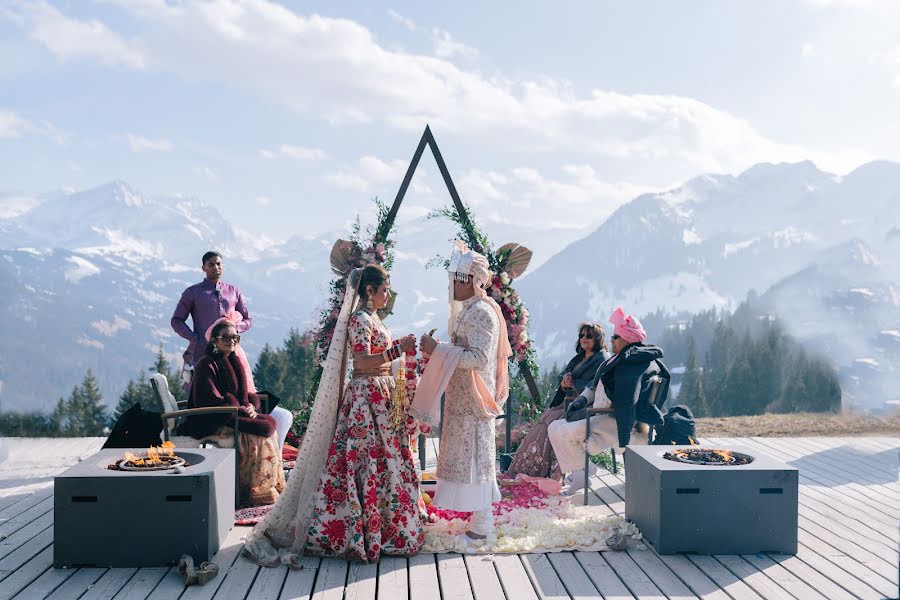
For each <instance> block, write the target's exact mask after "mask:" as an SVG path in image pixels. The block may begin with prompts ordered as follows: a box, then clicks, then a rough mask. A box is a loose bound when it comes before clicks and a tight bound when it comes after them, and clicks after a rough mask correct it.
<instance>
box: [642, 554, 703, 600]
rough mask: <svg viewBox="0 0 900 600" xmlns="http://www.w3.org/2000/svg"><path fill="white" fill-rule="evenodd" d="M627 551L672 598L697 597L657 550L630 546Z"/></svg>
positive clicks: (673, 599)
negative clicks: (663, 560)
mask: <svg viewBox="0 0 900 600" xmlns="http://www.w3.org/2000/svg"><path fill="white" fill-rule="evenodd" d="M645 548H649V546H646V545H645ZM627 553H628V556H630V557H631V560H633V561H634V562H635V563H636V564H637V566H639V567H640V568H641V570H642V571H644V573H645V574H646V575H647V577H649V578H650V580H651V581H653V583H654V584H655V585H656V587H658V588H659V589H660V591H661V592H662V593H663V594H665V595H666V597H667V598H669V599H670V600H675V599H678V600H682V599H688V598H696V597H697V596H696V595H695V594H694V593H693V592H692V591H691V590H690V589H688V587H687V586H686V585H685V584H684V582H682V581H681V580H680V579H679V578H678V576H677V575H676V574H675V573H673V572H672V571H671V569H669V567H668V566H666V564H665V563H664V562H662V561H661V560H660V559H659V556H658V555H657V554H656V552H654V551H652V550H639V549H637V550H635V549H630V548H629V549H628V550H627Z"/></svg>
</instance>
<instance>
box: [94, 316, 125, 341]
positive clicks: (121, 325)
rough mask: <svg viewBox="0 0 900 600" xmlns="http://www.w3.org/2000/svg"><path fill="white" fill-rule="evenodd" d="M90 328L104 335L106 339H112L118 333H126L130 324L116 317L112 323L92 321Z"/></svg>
mask: <svg viewBox="0 0 900 600" xmlns="http://www.w3.org/2000/svg"><path fill="white" fill-rule="evenodd" d="M91 327H93V328H94V329H96V330H97V331H99V332H100V333H102V334H103V335H105V336H106V337H112V336H114V335H116V334H117V333H118V332H120V331H128V330H130V329H131V323H129V322H128V321H126V320H125V319H123V318H122V317H120V316H119V315H116V316H115V317H114V318H113V320H112V322H109V321H103V320H100V321H94V322H93V323H91Z"/></svg>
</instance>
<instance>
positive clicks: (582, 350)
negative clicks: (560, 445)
mask: <svg viewBox="0 0 900 600" xmlns="http://www.w3.org/2000/svg"><path fill="white" fill-rule="evenodd" d="M607 358H609V352H607V348H606V340H605V338H604V333H603V328H602V327H601V326H600V325H599V324H597V323H582V324H581V325H579V326H578V341H576V342H575V356H573V357H572V360H570V361H569V364H567V365H566V366H565V368H564V369H563V370H562V372H561V373H560V374H559V377H558V381H559V385H558V387H557V388H556V392H555V393H554V395H553V397H552V399H551V400H550V405H549V406H548V407H547V410H545V411H544V413H543V414H542V415H541V418H540V419H538V421H537V423H535V424H534V426H532V428H531V429H530V430H529V432H528V435H526V436H525V439H524V440H522V443H521V444H519V448H518V450H516V455H515V456H514V457H513V460H512V463H511V464H510V465H509V469H508V470H507V473H508V474H509V475H511V476H513V477H515V476H516V475H518V474H519V473H524V474H525V475H530V476H532V477H549V478H552V479H556V480H558V479H560V477H561V476H562V474H561V473H560V469H559V463H558V462H557V460H556V455H555V454H554V453H553V446H552V445H551V444H550V439H549V438H548V437H547V427H548V426H549V425H550V424H551V423H552V422H554V421H556V420H557V419H563V418H564V417H565V416H566V408H567V407H568V405H569V402H571V401H572V399H573V398H575V396H577V395H578V394H580V393H581V392H582V390H584V388H585V387H587V386H589V385H591V383H592V382H593V381H594V373H596V372H597V368H598V367H599V366H600V364H601V363H602V362H603V361H604V360H606V359H607Z"/></svg>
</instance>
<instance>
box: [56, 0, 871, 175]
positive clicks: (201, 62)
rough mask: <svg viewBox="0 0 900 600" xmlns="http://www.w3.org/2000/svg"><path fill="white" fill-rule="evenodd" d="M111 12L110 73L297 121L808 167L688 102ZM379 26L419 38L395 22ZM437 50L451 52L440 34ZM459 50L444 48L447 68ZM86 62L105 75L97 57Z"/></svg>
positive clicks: (653, 166) (329, 28)
mask: <svg viewBox="0 0 900 600" xmlns="http://www.w3.org/2000/svg"><path fill="white" fill-rule="evenodd" d="M117 3H118V4H119V6H120V7H121V8H122V9H123V10H125V11H127V12H129V13H131V15H132V16H133V17H134V24H135V27H137V28H138V29H139V33H138V34H137V35H135V36H134V38H133V39H131V40H129V42H128V44H129V45H128V49H129V50H130V51H132V52H133V53H134V52H136V53H137V55H138V56H140V57H142V58H141V61H135V60H131V61H130V62H129V61H124V62H122V61H119V62H118V63H115V64H125V65H129V64H130V65H131V66H134V67H135V68H137V67H139V66H145V65H146V66H147V67H153V68H154V69H158V70H160V71H164V72H165V71H167V72H171V73H175V74H177V75H178V76H180V77H182V78H183V79H185V80H188V81H191V82H197V81H210V82H214V83H217V84H225V85H228V86H232V87H234V88H236V89H240V90H246V91H248V92H250V93H254V94H260V95H263V96H265V97H266V98H268V99H272V100H274V101H276V102H280V103H284V104H286V105H288V106H289V107H291V108H293V109H295V110H296V111H297V112H298V113H300V114H302V115H304V116H305V117H306V116H309V115H311V114H313V115H314V114H318V115H325V118H326V119H327V120H328V121H329V122H331V123H334V124H343V123H356V122H373V123H376V124H387V125H389V126H391V127H395V128H399V129H402V130H408V131H414V132H418V131H421V129H422V127H423V125H424V124H425V123H430V124H431V125H432V128H433V129H434V130H435V131H439V132H440V133H441V134H442V135H445V136H447V135H456V134H465V135H466V136H467V137H468V139H470V140H472V141H473V142H474V143H478V144H482V145H483V146H490V145H494V146H496V145H498V144H502V145H503V147H504V148H509V147H515V148H518V149H519V150H520V151H522V152H532V153H534V152H543V153H548V154H549V153H559V152H568V153H580V154H587V155H589V158H590V161H591V162H593V163H596V164H610V163H611V162H613V161H616V160H619V159H628V160H629V161H630V162H629V164H628V169H630V171H629V172H625V173H622V174H621V175H622V176H624V177H629V178H636V176H637V174H641V175H642V176H643V177H644V178H648V177H656V178H657V179H658V181H656V182H655V183H658V184H661V183H670V182H671V181H673V180H677V179H683V178H685V177H687V176H690V175H693V174H695V173H697V172H705V171H716V172H722V171H724V172H738V171H740V170H743V169H744V168H746V167H748V166H749V165H751V164H754V163H756V162H760V161H763V160H765V161H776V162H777V161H793V160H799V159H805V158H809V157H810V156H811V155H812V154H813V153H812V152H810V151H809V149H805V148H799V147H794V146H790V145H787V144H782V143H779V142H777V141H773V140H770V139H768V138H766V137H765V136H763V135H761V134H760V133H759V132H758V131H757V130H756V129H754V128H753V127H752V126H751V125H750V124H749V123H748V122H747V121H746V120H744V119H742V118H741V117H740V116H736V115H732V114H730V113H728V112H725V111H722V110H718V109H716V108H715V107H712V106H710V105H708V104H705V103H703V102H700V101H698V100H695V99H692V98H687V97H683V96H675V95H661V94H657V95H651V94H623V93H618V92H610V91H605V90H592V91H590V92H589V93H587V94H585V93H583V92H580V91H576V90H575V89H574V87H573V86H571V85H568V84H566V83H564V82H560V81H554V80H552V79H541V80H529V79H510V78H507V77H504V75H503V74H502V73H499V74H496V75H492V76H486V75H484V74H482V73H481V72H479V71H476V70H472V69H463V68H460V67H458V66H457V65H455V64H454V63H453V62H451V61H449V60H446V59H444V58H441V57H435V56H427V55H422V54H414V53H410V52H405V51H395V50H390V49H388V48H386V47H385V46H383V45H381V44H380V43H379V42H378V41H377V39H376V38H375V36H374V35H373V34H372V32H371V31H370V30H369V29H367V28H366V27H364V26H362V25H360V24H359V23H356V22H354V21H351V20H349V19H343V18H331V17H323V16H320V15H316V14H313V15H309V16H306V15H300V14H297V13H295V12H293V11H292V10H291V9H289V8H286V7H284V6H282V5H279V4H276V3H273V2H268V1H266V0H243V1H240V2H239V1H237V0H211V1H210V2H204V3H173V2H168V1H166V0H141V1H124V0H117ZM40 6H45V8H46V11H51V12H55V11H53V9H49V8H47V7H46V5H40ZM46 11H45V12H46ZM388 14H389V15H390V16H391V18H392V19H394V20H395V21H397V22H399V23H401V24H403V25H404V27H407V28H409V27H414V28H416V29H419V30H420V28H418V27H417V26H416V25H415V23H413V22H412V21H409V20H408V19H405V17H402V15H399V14H398V13H390V12H389V13H388ZM60 17H61V15H60ZM91 24H94V25H96V26H95V27H93V29H97V30H98V31H107V32H108V30H107V29H106V28H105V26H102V25H101V24H99V23H95V22H93V21H91V22H90V23H88V24H87V25H91ZM83 25H84V24H83ZM87 28H88V29H90V27H87ZM433 31H434V30H431V31H430V32H429V34H431V33H433ZM98 35H99V34H98ZM99 37H101V38H102V37H103V36H102V35H100V36H99ZM118 39H121V38H118ZM441 39H443V40H445V41H447V40H449V41H451V42H452V41H453V40H452V37H451V36H449V34H448V36H443V34H442V35H441ZM44 43H46V44H48V45H49V44H50V41H47V40H44ZM454 43H458V42H454ZM123 51H124V49H123ZM461 51H462V52H464V50H461V49H459V48H455V47H454V46H453V45H452V44H451V45H449V46H447V47H446V48H445V52H449V53H450V54H451V55H453V54H454V53H455V54H456V55H458V54H459V52H461ZM87 54H88V55H90V56H92V57H94V58H96V59H97V60H99V61H101V62H107V64H108V59H105V58H104V56H105V55H104V54H102V53H99V52H93V53H87ZM298 74H302V77H298ZM269 152H272V151H271V150H269ZM819 155H820V156H821V158H817V162H818V163H819V164H820V165H821V166H824V167H825V168H829V169H833V170H846V169H849V168H850V167H852V166H855V164H852V165H851V164H847V162H846V157H837V156H830V155H822V153H821V152H820V153H819ZM609 159H612V160H609ZM585 160H586V161H587V160H588V158H585ZM608 168H610V169H612V168H614V167H608ZM651 174H652V175H651ZM338 180H340V178H338ZM353 185H354V186H355V187H357V188H361V187H362V186H361V184H360V182H359V181H356V182H355V183H354V184H353Z"/></svg>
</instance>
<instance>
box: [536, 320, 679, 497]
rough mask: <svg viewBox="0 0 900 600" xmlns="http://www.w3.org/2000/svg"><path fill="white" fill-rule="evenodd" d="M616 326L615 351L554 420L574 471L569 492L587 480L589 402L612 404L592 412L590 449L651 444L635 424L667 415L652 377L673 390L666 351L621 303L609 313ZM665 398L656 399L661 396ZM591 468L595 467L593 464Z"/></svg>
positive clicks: (561, 450)
mask: <svg viewBox="0 0 900 600" xmlns="http://www.w3.org/2000/svg"><path fill="white" fill-rule="evenodd" d="M609 321H610V323H612V324H613V325H614V326H615V329H614V334H613V336H612V337H611V338H610V343H611V345H612V351H613V355H612V357H610V358H609V359H607V360H605V361H604V362H603V364H601V365H600V367H599V368H598V369H597V372H596V374H595V375H594V380H593V382H592V383H591V385H589V386H587V387H585V388H584V391H582V392H581V395H579V396H578V398H576V399H575V400H574V401H573V402H572V403H571V404H570V405H569V408H568V410H567V412H566V419H565V420H558V421H554V422H553V423H551V424H550V426H549V427H548V428H547V435H548V436H549V438H550V443H551V444H552V446H553V451H554V452H555V453H556V458H557V460H558V461H559V467H560V470H562V472H563V473H571V475H569V476H568V477H566V480H567V481H568V482H569V486H568V488H567V489H566V490H565V491H564V493H567V494H573V493H575V492H576V491H578V490H579V489H581V486H582V485H583V478H584V468H583V465H584V452H585V447H584V430H585V423H584V418H585V417H586V416H587V415H586V407H587V406H588V405H589V404H591V405H593V406H594V407H597V408H610V409H611V411H612V412H611V413H609V414H601V415H595V416H592V417H591V439H590V440H589V441H588V448H587V450H588V451H589V452H590V453H591V454H599V453H601V452H602V451H603V450H604V449H606V448H612V447H616V446H618V447H620V448H623V447H625V446H627V445H628V444H646V443H647V439H646V438H645V437H644V436H641V435H637V436H634V437H632V435H631V434H632V431H633V430H634V428H635V423H636V422H640V423H646V424H648V425H661V424H662V423H663V416H662V413H661V412H660V410H659V409H658V408H657V406H656V404H653V403H651V402H650V391H651V389H652V385H651V382H650V378H651V377H653V376H654V375H659V376H660V377H661V378H662V379H663V384H662V385H660V386H659V393H662V394H666V393H667V391H668V380H669V371H668V369H666V366H665V365H664V364H663V363H662V361H660V359H661V358H662V356H663V353H662V350H661V349H660V348H658V347H656V346H651V345H647V344H644V340H645V339H647V333H646V332H645V331H644V328H643V327H642V326H641V324H640V322H639V321H638V320H637V319H636V318H634V317H632V316H630V315H629V316H625V312H624V311H623V310H622V309H621V307H620V308H617V309H616V310H615V312H614V313H613V314H612V316H611V317H610V318H609ZM659 400H664V398H663V399H661V398H657V401H659ZM591 468H592V470H596V467H594V465H593V464H591Z"/></svg>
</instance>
